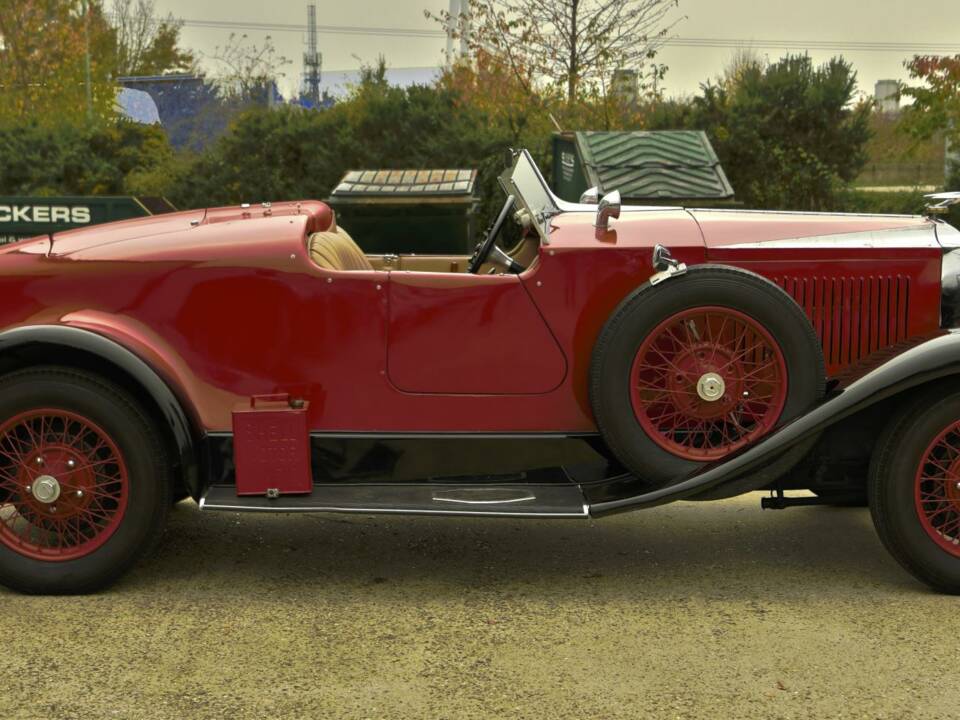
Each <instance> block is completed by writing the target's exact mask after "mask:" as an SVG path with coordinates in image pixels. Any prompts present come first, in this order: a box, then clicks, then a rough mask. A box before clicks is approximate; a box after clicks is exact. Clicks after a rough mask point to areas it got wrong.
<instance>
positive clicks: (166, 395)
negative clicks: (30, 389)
mask: <svg viewBox="0 0 960 720" xmlns="http://www.w3.org/2000/svg"><path fill="white" fill-rule="evenodd" d="M39 344H43V345H57V346H60V347H66V348H71V349H73V350H78V351H81V352H83V353H86V354H88V355H91V356H94V357H98V358H102V359H103V360H104V361H106V362H108V363H111V364H112V365H114V366H116V367H118V368H119V369H121V370H122V371H123V372H125V373H127V374H128V375H129V376H130V377H131V378H133V380H134V381H135V382H136V383H138V385H139V386H140V388H141V389H142V390H143V392H145V393H146V394H147V395H148V396H149V397H150V399H151V400H152V401H153V402H154V403H155V405H156V407H157V410H158V411H159V412H160V414H161V416H162V417H163V419H164V421H165V422H166V424H167V426H168V428H169V430H170V434H171V437H172V438H173V442H174V444H175V446H176V452H177V462H178V463H179V465H180V467H181V470H182V473H183V482H184V484H185V485H186V488H187V490H189V491H190V493H191V495H193V496H194V497H198V496H199V494H200V472H199V462H198V455H197V443H196V442H195V441H194V433H193V430H192V426H191V423H190V421H189V419H188V417H187V414H186V413H185V412H184V410H183V406H182V405H181V403H180V401H179V400H178V399H177V396H176V395H175V394H174V393H173V391H172V390H171V389H170V386H169V385H168V384H167V383H166V381H164V380H163V378H162V377H160V375H159V374H158V373H157V372H156V371H155V370H154V369H153V368H152V367H151V366H150V365H149V364H147V363H146V362H145V361H144V360H143V359H142V358H140V356H138V355H136V354H134V353H133V352H132V351H130V350H129V349H127V348H126V347H124V346H123V345H120V344H119V343H117V342H115V341H114V340H111V339H109V338H106V337H104V336H103V335H99V334H97V333H95V332H91V331H90V330H84V329H81V328H75V327H69V326H66V325H30V326H25V327H18V328H14V329H12V330H7V331H5V332H2V333H0V358H2V357H4V356H5V355H7V354H9V353H11V352H16V351H17V350H21V349H26V348H28V347H29V346H31V345H39ZM53 362H54V363H55V362H56V359H55V358H54V359H53Z"/></svg>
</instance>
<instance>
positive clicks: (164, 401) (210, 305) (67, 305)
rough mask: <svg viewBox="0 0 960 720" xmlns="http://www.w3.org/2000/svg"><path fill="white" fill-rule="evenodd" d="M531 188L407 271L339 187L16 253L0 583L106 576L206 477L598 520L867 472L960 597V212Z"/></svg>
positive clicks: (257, 494)
mask: <svg viewBox="0 0 960 720" xmlns="http://www.w3.org/2000/svg"><path fill="white" fill-rule="evenodd" d="M502 184H503V186H504V189H505V191H506V194H507V201H506V202H505V204H504V207H503V210H502V211H501V213H500V215H499V217H498V218H497V220H496V222H495V223H494V225H493V226H492V227H491V228H490V230H489V232H488V234H487V237H486V238H485V239H484V241H483V242H481V243H480V244H479V245H478V247H477V250H476V252H475V253H474V255H473V257H471V258H467V257H431V256H422V257H401V258H399V259H391V263H390V267H391V269H389V270H388V269H381V268H383V267H384V259H383V258H380V257H376V256H366V255H364V254H363V253H362V252H360V251H359V249H358V248H357V247H356V246H355V245H354V244H353V242H352V241H351V240H350V237H349V235H348V234H347V233H346V232H345V231H344V230H343V229H341V228H338V227H337V225H336V220H335V218H334V216H333V213H332V212H331V210H330V209H329V207H327V206H326V205H324V204H323V203H319V202H310V201H304V202H299V203H282V204H276V205H270V204H264V205H262V206H257V207H251V206H241V207H234V208H219V209H213V210H206V211H203V210H198V211H189V212H184V213H176V214H171V215H166V216H163V217H156V218H149V219H142V220H132V221H126V222H121V223H116V224H111V225H108V226H105V227H99V228H92V229H89V230H76V231H70V232H64V233H57V234H54V235H53V236H51V237H41V238H35V239H32V240H27V241H23V242H20V243H16V244H14V245H12V246H10V247H8V248H5V249H4V250H3V251H0V287H2V291H3V296H4V298H5V299H6V300H7V302H6V303H4V306H3V308H2V309H0V327H3V328H5V330H3V331H2V332H0V371H2V377H0V579H2V580H3V582H4V583H6V584H7V585H9V586H11V587H15V588H18V589H21V590H24V591H29V592H78V591H86V590H91V589H93V588H96V587H100V586H102V585H104V584H105V583H107V582H109V581H110V580H112V579H114V578H115V577H117V576H118V575H119V574H120V573H121V572H123V570H125V569H126V568H127V567H129V566H130V565H131V564H132V563H133V562H134V561H135V560H136V559H137V558H138V557H139V556H140V555H142V553H143V552H144V551H146V550H147V549H149V547H150V546H151V545H152V544H153V543H154V542H155V541H156V539H157V537H158V536H159V533H160V530H161V528H162V525H163V518H164V515H165V513H166V511H167V508H168V505H169V504H170V500H171V497H174V496H176V495H177V494H178V493H180V492H184V491H185V492H188V493H189V494H190V495H192V496H193V497H194V498H195V499H196V500H198V501H199V502H200V505H201V507H202V508H203V509H204V510H231V511H236V510H253V511H256V510H263V511H287V512H289V511H343V512H364V513H369V512H406V513H412V514H417V513H421V514H430V513H442V514H464V515H500V516H518V517H588V516H600V515H604V514H608V513H613V512H620V511H625V510H630V509H636V508H641V507H647V506H651V505H657V504H661V503H664V502H668V501H671V500H677V499H698V500H706V499H714V498H719V497H727V496H731V495H736V494H739V493H743V492H748V491H753V490H757V489H761V488H770V489H772V490H774V491H776V493H777V495H776V496H775V497H774V498H773V500H772V504H773V505H776V506H785V505H787V504H789V503H790V502H791V500H790V498H786V497H785V496H784V495H783V491H785V490H789V489H797V488H808V489H811V490H813V491H814V492H815V493H816V494H817V495H818V496H820V498H821V500H822V501H824V502H856V501H858V500H860V499H861V498H862V497H863V495H864V493H865V492H866V493H868V494H869V497H870V502H871V507H872V510H873V514H874V519H875V521H876V523H877V526H878V529H879V531H880V534H881V537H882V538H883V539H884V542H885V543H886V544H887V545H888V547H890V549H891V551H892V552H893V553H894V555H895V556H896V557H897V558H898V559H899V560H900V561H901V562H902V563H903V564H904V565H905V566H906V567H907V568H908V569H909V570H911V571H912V572H913V573H914V574H915V575H917V576H918V577H920V578H921V579H923V580H924V581H926V582H928V583H929V584H931V585H933V586H935V587H937V588H940V589H942V590H945V591H949V592H956V591H960V482H958V480H957V473H958V467H960V465H958V463H960V460H958V457H960V382H958V380H960V335H957V334H954V333H953V332H951V331H950V328H951V327H952V326H953V324H954V316H955V305H956V302H957V283H958V278H957V272H956V268H957V258H958V255H957V253H958V251H960V233H958V232H957V231H956V230H954V229H953V228H951V227H950V226H949V225H946V224H944V223H939V222H936V221H933V220H929V219H926V218H922V217H905V216H851V215H818V214H799V213H752V212H742V211H698V210H694V211H687V210H683V209H680V208H628V207H620V204H619V201H618V198H617V197H615V194H612V195H611V196H607V197H605V198H603V199H601V200H599V202H597V203H595V204H593V203H584V204H570V203H565V202H563V201H560V200H558V199H557V198H555V197H554V196H553V195H552V194H551V193H550V191H549V189H548V188H547V186H546V183H545V182H544V181H543V178H542V177H541V175H540V173H539V171H538V170H537V168H536V167H535V165H534V164H533V163H532V161H531V160H530V158H529V155H528V154H527V153H526V152H520V153H518V154H517V155H516V157H515V161H514V165H513V167H512V168H511V169H510V170H509V171H508V172H507V173H505V174H504V176H503V178H502ZM952 200H953V198H945V199H944V202H951V201H952ZM511 218H512V219H513V220H514V221H516V222H517V223H519V224H520V226H521V227H522V228H523V230H524V232H523V233H522V237H521V239H520V240H519V242H517V243H516V244H515V245H514V246H513V247H512V248H509V249H503V248H500V247H497V245H496V240H497V238H498V237H499V236H500V234H501V231H502V230H503V228H504V226H506V225H507V224H508V223H509V222H510V221H511ZM878 437H879V440H878V439H877V438H878ZM894 444H896V445H897V447H898V452H896V453H894V452H892V450H891V448H892V447H893V446H894Z"/></svg>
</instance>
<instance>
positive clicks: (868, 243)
mask: <svg viewBox="0 0 960 720" xmlns="http://www.w3.org/2000/svg"><path fill="white" fill-rule="evenodd" d="M940 246H941V245H940V243H938V242H937V233H936V230H935V229H934V226H933V225H932V224H930V225H922V226H916V227H905V228H894V229H892V230H867V231H863V232H850V233H838V234H834V235H810V236H807V237H796V238H786V239H782V240H760V241H758V242H746V243H735V244H733V245H722V246H720V247H719V248H718V249H722V250H746V249H778V250H784V249H794V250H796V249H803V248H808V249H813V248H830V249H835V248H857V249H864V248H939V247H940Z"/></svg>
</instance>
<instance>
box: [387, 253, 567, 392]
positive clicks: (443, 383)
mask: <svg viewBox="0 0 960 720" xmlns="http://www.w3.org/2000/svg"><path fill="white" fill-rule="evenodd" d="M389 285H390V303H389V305H390V310H389V324H388V330H387V372H388V375H389V377H390V380H391V382H392V383H393V384H394V385H395V386H396V387H397V388H399V389H400V390H403V391H405V392H411V393H442V394H490V395H513V394H539V393H546V392H549V391H551V390H553V389H554V388H556V387H557V386H559V385H560V383H562V382H563V379H564V376H565V375H566V370H567V364H566V360H565V358H564V356H563V353H562V352H561V350H560V347H559V346H558V345H557V341H556V339H555V338H554V337H553V335H552V334H551V333H550V330H549V329H548V328H547V325H546V323H545V322H544V321H543V318H542V317H541V316H540V313H539V312H538V311H537V309H536V307H535V306H534V304H533V302H532V301H531V299H530V296H529V295H528V294H527V292H526V290H525V289H524V287H523V285H522V283H521V282H520V278H518V277H517V276H515V275H464V274H448V273H420V272H418V273H390V284H389Z"/></svg>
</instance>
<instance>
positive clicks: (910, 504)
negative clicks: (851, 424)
mask: <svg viewBox="0 0 960 720" xmlns="http://www.w3.org/2000/svg"><path fill="white" fill-rule="evenodd" d="M868 490H869V499H870V512H871V515H872V516H873V522H874V525H875V526H876V528H877V532H878V534H879V535H880V539H881V540H882V541H883V544H884V546H885V547H886V548H887V550H889V551H890V554H891V555H893V557H894V558H895V559H896V560H897V561H898V562H899V563H900V564H901V565H902V566H903V567H904V568H905V569H906V570H907V571H908V572H910V573H911V574H912V575H913V576H914V577H916V578H917V579H918V580H920V581H922V582H924V583H926V584H927V585H929V586H931V587H933V588H935V589H937V590H940V591H941V592H946V593H951V594H960V390H958V389H957V388H956V387H954V388H952V389H950V390H948V391H946V392H945V391H944V389H942V388H938V389H937V390H936V391H934V392H932V393H928V394H926V395H925V396H922V397H921V399H920V400H919V401H917V402H916V403H915V404H914V405H912V406H911V407H910V408H909V409H907V410H905V411H904V412H903V413H902V414H901V415H900V417H899V418H898V419H897V420H895V421H894V422H892V423H891V424H890V426H889V427H888V428H887V429H886V430H885V431H884V433H883V435H882V436H881V438H880V440H879V442H878V445H877V451H876V453H875V454H874V457H873V460H872V462H871V468H870V483H869V487H868Z"/></svg>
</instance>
